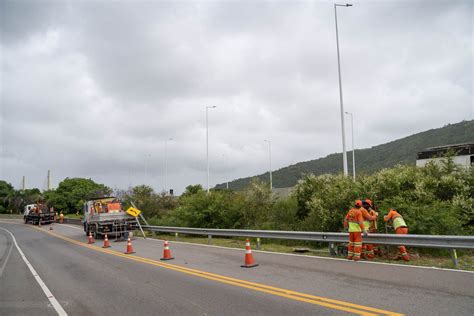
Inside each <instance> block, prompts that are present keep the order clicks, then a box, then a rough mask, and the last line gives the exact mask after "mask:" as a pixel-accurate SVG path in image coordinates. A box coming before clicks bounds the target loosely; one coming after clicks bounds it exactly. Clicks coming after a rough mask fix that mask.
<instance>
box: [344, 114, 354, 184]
mask: <svg viewBox="0 0 474 316" xmlns="http://www.w3.org/2000/svg"><path fill="white" fill-rule="evenodd" d="M346 114H347V115H350V116H351V135H352V177H353V178H354V181H355V180H356V163H355V151H354V119H353V116H352V113H350V112H346Z"/></svg>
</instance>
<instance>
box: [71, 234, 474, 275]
mask: <svg viewBox="0 0 474 316" xmlns="http://www.w3.org/2000/svg"><path fill="white" fill-rule="evenodd" d="M62 226H67V227H71V228H74V229H79V230H82V229H81V228H79V227H74V226H71V225H62ZM136 237H137V238H143V237H139V236H136ZM145 240H153V241H159V242H162V241H163V240H162V239H154V238H146V239H145ZM168 241H169V242H170V243H178V244H185V245H192V246H201V247H211V248H220V249H230V250H237V251H244V250H245V249H243V248H242V249H241V248H232V247H223V246H215V245H205V244H198V243H192V242H185V241H172V240H168ZM252 252H256V253H259V252H261V253H268V254H272V255H281V256H293V257H303V258H312V259H324V260H336V261H344V262H348V261H349V260H347V259H343V258H331V257H320V256H307V255H298V254H293V253H283V252H274V251H265V250H254V249H252ZM358 263H360V264H379V265H389V266H396V267H404V268H416V269H429V270H440V271H453V272H463V273H474V271H467V270H457V269H447V268H438V267H425V266H415V265H409V264H399V263H387V262H374V261H357V262H355V261H354V264H358Z"/></svg>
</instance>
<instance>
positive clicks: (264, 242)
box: [135, 231, 474, 271]
mask: <svg viewBox="0 0 474 316" xmlns="http://www.w3.org/2000/svg"><path fill="white" fill-rule="evenodd" d="M146 235H147V237H151V238H156V239H167V240H170V241H182V242H189V243H195V244H205V245H207V244H209V239H208V238H207V237H199V236H189V235H182V234H179V235H178V236H177V237H176V236H175V234H155V236H154V237H153V236H152V234H151V233H150V232H146ZM135 236H141V232H139V231H137V232H135ZM250 241H251V246H252V250H257V245H256V243H257V240H256V238H252V239H251V240H250ZM210 244H211V245H214V246H221V247H229V248H240V249H245V239H244V238H220V237H212V239H211V240H210ZM259 250H263V251H270V252H278V253H299V252H298V250H300V251H302V250H303V251H305V252H304V253H302V254H304V255H307V256H318V257H330V254H329V249H328V247H327V246H326V247H319V246H317V245H316V243H314V244H313V245H311V244H308V243H307V242H301V243H298V242H294V241H293V242H292V243H291V245H285V244H284V243H282V242H281V241H274V240H270V239H261V245H260V249H259ZM295 250H296V251H295ZM396 253H397V248H396V247H390V254H389V256H388V257H389V258H392V257H395V256H396ZM409 253H410V254H411V255H412V256H411V260H410V261H409V262H404V261H398V260H389V259H387V256H382V257H376V258H375V259H374V261H375V262H384V263H397V264H406V265H413V266H426V267H436V268H447V269H455V268H454V265H453V262H452V260H451V257H450V256H449V255H446V254H444V253H440V254H426V253H418V252H417V249H414V248H410V249H409ZM299 254H301V253H299ZM338 258H342V257H338ZM457 269H458V270H468V271H474V252H472V251H465V252H462V251H459V252H458V267H457Z"/></svg>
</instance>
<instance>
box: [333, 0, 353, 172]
mask: <svg viewBox="0 0 474 316" xmlns="http://www.w3.org/2000/svg"><path fill="white" fill-rule="evenodd" d="M351 6H352V4H349V3H346V4H336V3H335V4H334V17H335V19H336V45H337V70H338V74H339V101H340V104H341V128H342V164H343V168H344V175H345V176H347V175H348V170H347V152H346V134H345V129H344V104H343V101H342V82H341V58H340V57H339V33H338V30H337V9H336V8H337V7H351Z"/></svg>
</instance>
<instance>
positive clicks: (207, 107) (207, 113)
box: [206, 105, 217, 193]
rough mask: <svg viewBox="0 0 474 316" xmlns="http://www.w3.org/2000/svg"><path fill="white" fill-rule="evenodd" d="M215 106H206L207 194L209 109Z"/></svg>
mask: <svg viewBox="0 0 474 316" xmlns="http://www.w3.org/2000/svg"><path fill="white" fill-rule="evenodd" d="M216 107H217V106H215V105H213V106H206V160H207V193H209V109H215V108H216Z"/></svg>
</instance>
